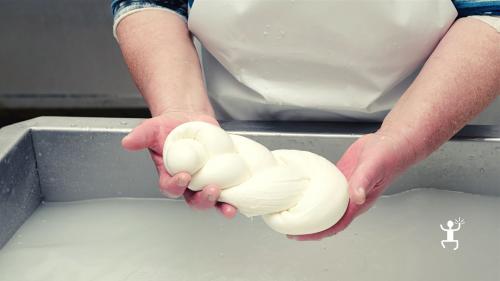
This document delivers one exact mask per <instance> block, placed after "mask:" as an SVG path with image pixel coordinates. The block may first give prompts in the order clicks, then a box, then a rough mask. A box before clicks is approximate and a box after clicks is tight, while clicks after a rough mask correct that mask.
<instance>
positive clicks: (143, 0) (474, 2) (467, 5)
mask: <svg viewBox="0 0 500 281" xmlns="http://www.w3.org/2000/svg"><path fill="white" fill-rule="evenodd" d="M235 1H236V0H235ZM451 1H452V2H453V4H454V5H455V7H456V8H457V11H458V16H459V17H465V16H472V15H500V0H451ZM193 2H194V0H112V3H111V8H112V11H113V15H114V17H115V19H116V18H118V17H119V16H120V15H123V14H124V13H126V12H129V11H132V10H135V9H141V8H150V7H155V8H162V9H169V10H172V11H174V12H176V13H177V14H179V15H180V16H182V17H184V18H185V19H187V18H188V7H191V6H192V5H193Z"/></svg>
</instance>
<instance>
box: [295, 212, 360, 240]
mask: <svg viewBox="0 0 500 281" xmlns="http://www.w3.org/2000/svg"><path fill="white" fill-rule="evenodd" d="M359 208H360V207H359V205H357V204H353V203H349V205H348V206H347V210H346V212H345V213H344V215H343V216H342V218H341V219H340V220H339V221H338V222H337V223H336V224H335V225H334V226H332V227H330V228H328V229H326V230H323V231H321V232H318V233H313V234H306V235H287V237H288V238H289V239H293V240H297V241H315V240H321V239H323V238H326V237H329V236H332V235H335V234H337V233H339V232H341V231H342V230H344V229H345V228H346V227H347V226H349V224H350V223H351V222H352V221H353V220H354V218H355V217H356V216H357V215H358V211H359Z"/></svg>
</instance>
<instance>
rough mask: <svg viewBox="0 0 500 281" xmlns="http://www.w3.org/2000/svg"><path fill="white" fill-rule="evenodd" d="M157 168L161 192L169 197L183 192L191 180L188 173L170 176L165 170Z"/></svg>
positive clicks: (175, 196)
mask: <svg viewBox="0 0 500 281" xmlns="http://www.w3.org/2000/svg"><path fill="white" fill-rule="evenodd" d="M159 170H160V171H159V176H160V179H159V186H160V191H161V192H162V193H163V194H165V195H166V196H167V197H170V198H177V197H179V196H181V195H182V194H184V192H185V191H186V188H187V186H188V185H189V182H190V181H191V176H190V175H189V174H188V173H184V172H182V173H178V174H176V175H174V176H173V177H171V176H170V175H169V174H168V173H167V172H166V171H165V170H161V169H159Z"/></svg>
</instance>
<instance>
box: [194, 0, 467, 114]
mask: <svg viewBox="0 0 500 281" xmlns="http://www.w3.org/2000/svg"><path fill="white" fill-rule="evenodd" d="M456 16H457V11H456V9H455V7H454V6H453V4H452V2H451V1H450V0H420V1H418V0H377V1H375V0H366V1H361V0H346V1H328V0H317V1H313V0H310V1H306V0H289V1H284V0H282V1H279V0H196V1H195V2H194V5H193V7H192V8H191V10H190V15H189V21H188V24H189V29H190V30H191V32H192V33H193V34H194V35H195V36H196V37H197V38H198V40H199V41H200V42H201V43H202V44H203V47H204V48H205V49H206V50H203V54H202V61H203V66H204V73H205V79H206V84H207V89H208V92H209V96H210V98H211V101H212V104H213V105H214V108H215V110H216V111H217V113H218V117H219V118H222V119H226V120H228V119H236V120H342V121H346V120H381V119H382V118H383V117H384V116H385V115H386V114H387V112H388V110H389V109H390V108H391V107H392V106H393V105H394V103H395V102H396V101H397V99H398V98H399V97H400V96H401V94H402V93H403V92H404V91H405V90H406V88H407V87H408V86H409V84H410V83H411V82H412V81H413V79H414V78H415V75H416V72H417V71H418V70H419V68H420V67H421V66H422V64H423V63H424V62H425V60H426V58H427V57H428V56H429V55H430V54H431V52H432V51H433V50H434V48H435V47H436V45H437V43H438V42H439V40H440V39H441V38H442V37H443V35H444V34H445V33H446V31H447V30H448V28H449V27H450V25H451V24H452V23H453V21H454V19H455V18H456ZM207 51H208V52H207Z"/></svg>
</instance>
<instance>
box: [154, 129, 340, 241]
mask: <svg viewBox="0 0 500 281" xmlns="http://www.w3.org/2000/svg"><path fill="white" fill-rule="evenodd" d="M163 157H164V159H163V160H164V164H165V167H166V169H167V171H168V172H169V173H170V174H171V175H174V174H177V173H179V172H187V173H189V174H190V175H191V176H192V179H191V182H190V184H189V187H188V188H189V189H191V190H193V191H199V190H201V189H202V188H203V187H204V186H206V185H208V184H216V185H217V186H219V187H220V188H221V190H222V191H221V195H220V197H219V201H221V202H225V203H228V204H231V205H233V206H235V207H236V208H238V211H239V212H240V213H242V214H243V215H246V216H248V217H253V216H262V217H263V219H264V221H265V222H266V224H268V225H269V226H270V227H271V228H272V229H274V230H275V231H278V232H280V233H285V234H292V235H300V234H310V233H316V232H320V231H322V230H325V229H327V228H329V227H331V226H332V225H334V224H335V223H336V222H337V221H338V220H340V218H341V217H342V215H343V214H344V212H345V210H346V208H347V203H348V201H349V196H348V193H347V181H346V179H345V177H344V175H343V174H342V173H341V172H340V171H339V170H338V169H337V167H335V165H334V164H332V163H331V162H330V161H328V160H326V159H325V158H323V157H321V156H319V155H317V154H314V153H311V152H307V151H299V150H275V151H269V150H268V149H267V148H265V147H264V146H263V145H261V144H259V143H257V142H255V141H253V140H251V139H248V138H245V137H242V136H238V135H233V134H228V133H226V132H225V131H224V130H223V129H221V128H219V127H217V126H214V125H211V124H208V123H204V122H189V123H185V124H182V125H180V126H178V127H176V128H175V129H174V130H172V132H170V134H169V135H168V137H167V139H166V141H165V145H164V148H163Z"/></svg>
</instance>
